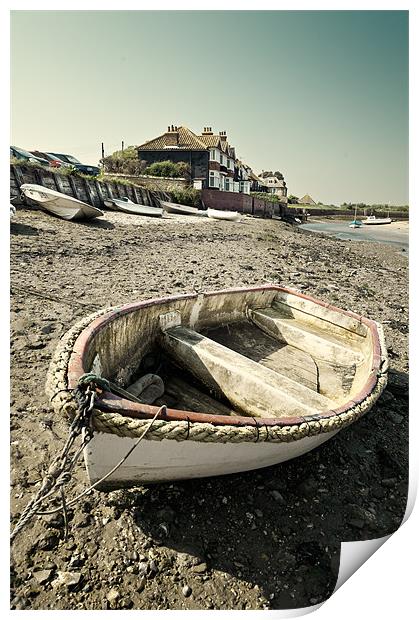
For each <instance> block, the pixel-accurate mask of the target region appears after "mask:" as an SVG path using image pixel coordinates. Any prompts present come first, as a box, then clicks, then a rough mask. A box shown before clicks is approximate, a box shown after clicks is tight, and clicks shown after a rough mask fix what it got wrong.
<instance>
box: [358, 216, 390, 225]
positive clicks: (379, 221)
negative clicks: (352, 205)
mask: <svg viewBox="0 0 419 620" xmlns="http://www.w3.org/2000/svg"><path fill="white" fill-rule="evenodd" d="M392 221H393V220H392V219H391V217H382V218H376V219H375V220H373V219H370V220H368V219H366V220H362V223H363V224H364V226H380V225H383V224H391V222H392Z"/></svg>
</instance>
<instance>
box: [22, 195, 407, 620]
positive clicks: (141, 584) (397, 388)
mask: <svg viewBox="0 0 419 620" xmlns="http://www.w3.org/2000/svg"><path fill="white" fill-rule="evenodd" d="M407 268H408V261H407V256H406V253H402V252H400V251H399V249H398V248H397V247H396V246H391V245H384V244H378V243H374V242H363V241H360V242H353V241H351V240H349V241H348V240H345V241H343V240H340V239H336V238H333V237H330V236H326V235H322V236H321V242H319V235H318V234H317V233H316V234H315V233H311V232H308V231H305V230H302V229H301V228H298V227H293V226H290V225H287V224H285V223H282V222H279V221H272V220H258V219H253V218H248V217H246V218H245V219H244V221H243V222H240V223H233V222H221V221H216V220H209V219H208V218H204V217H199V218H197V217H196V218H193V217H188V216H170V217H165V218H164V219H162V220H155V219H152V218H140V217H136V216H130V215H125V214H122V213H116V212H106V216H105V218H101V219H98V220H96V221H92V222H90V223H84V224H83V223H72V222H65V221H63V220H59V219H57V218H54V217H52V216H50V215H48V214H46V213H43V212H40V211H36V210H29V209H22V208H20V207H18V211H17V215H16V217H15V219H14V220H13V221H12V223H11V287H12V299H11V374H12V376H11V485H12V486H11V508H12V524H14V523H16V520H17V518H18V516H19V515H20V513H21V512H22V510H23V509H24V507H25V506H26V504H27V502H28V500H29V499H30V497H31V496H32V494H33V493H35V492H36V491H37V489H38V488H39V484H40V481H41V479H42V477H43V476H44V475H45V472H46V470H47V469H48V466H49V464H50V463H51V460H52V458H53V456H55V455H56V454H57V452H58V451H60V450H61V449H62V447H63V444H64V441H65V439H66V437H67V433H68V425H67V422H66V421H65V420H64V419H61V418H59V417H57V416H55V415H53V413H52V411H51V409H50V407H49V403H48V401H47V399H46V397H45V394H44V382H45V377H46V373H47V369H48V364H49V361H50V358H51V355H52V354H53V351H54V349H55V347H56V346H57V343H58V341H59V338H60V336H61V335H62V334H63V333H65V332H66V331H67V330H68V329H69V328H70V327H71V326H72V325H73V324H74V323H75V322H76V321H77V320H78V319H80V318H81V317H83V316H85V315H87V314H89V313H90V312H92V311H94V310H95V309H97V308H101V307H105V306H108V305H115V304H124V303H128V302H131V301H133V300H135V299H147V298H149V297H156V296H159V295H168V294H174V293H180V292H185V293H186V292H191V291H194V290H197V291H202V290H216V289H222V288H227V287H233V286H241V285H243V286H245V285H257V284H263V283H266V282H274V283H280V284H283V285H285V286H291V287H294V288H297V289H300V290H303V291H306V292H308V293H309V294H312V295H314V296H317V297H319V298H321V299H324V300H325V301H328V302H330V303H332V304H334V305H338V306H340V307H342V308H346V309H350V310H353V311H355V312H358V313H360V314H363V315H365V316H367V317H369V318H373V319H376V320H379V321H381V322H382V323H383V325H384V329H385V335H386V341H387V345H388V348H389V356H390V374H389V385H388V389H387V391H386V392H385V393H384V395H383V396H382V398H381V399H380V400H379V402H378V404H377V405H376V406H375V407H374V408H373V409H372V410H371V411H370V412H369V413H368V414H367V415H366V416H365V417H364V418H363V419H361V420H360V421H358V422H357V423H356V424H354V425H352V426H351V427H350V428H348V429H346V430H344V431H341V432H340V433H338V434H337V435H336V436H335V437H334V438H333V439H331V440H330V441H328V442H327V443H326V444H324V445H323V446H321V447H320V448H318V449H317V450H314V451H312V452H311V453H309V454H307V455H305V456H303V457H300V458H298V459H296V460H294V461H289V462H287V463H283V464H281V465H278V466H275V467H270V468H267V469H263V470H259V471H254V472H248V473H244V474H238V475H234V476H225V477H221V478H212V479H203V480H194V481H185V482H182V483H176V484H161V485H155V486H152V487H147V488H146V487H137V488H135V489H132V490H126V491H113V492H111V493H104V492H97V491H94V492H92V493H91V494H90V495H88V496H87V497H85V498H84V499H83V501H81V502H80V504H78V505H77V506H75V507H74V508H71V509H70V510H69V528H70V531H69V538H68V540H63V518H62V516H61V514H58V515H50V516H44V517H39V518H37V519H34V520H33V521H31V522H30V523H29V524H28V525H27V526H26V528H25V529H24V530H23V531H22V532H21V533H20V534H19V535H18V536H17V538H16V539H15V542H14V544H13V546H12V560H11V562H12V592H11V606H12V609H25V610H26V609H53V610H59V609H99V610H100V609H182V610H183V609H255V610H263V609H280V608H291V607H303V606H310V605H315V604H317V603H319V602H321V601H323V600H325V599H326V598H327V597H328V596H330V594H331V592H332V591H333V588H334V586H335V582H336V577H337V573H338V570H339V554H340V543H341V541H345V540H361V539H363V540H365V539H371V538H379V537H382V536H385V535H387V534H390V533H391V532H394V531H395V529H397V527H398V526H399V524H400V523H401V520H402V518H403V515H404V508H405V502H406V495H407V472H408V467H407V466H408V463H407V459H408V449H407V431H408V418H407V416H408V400H407V398H408V383H407V382H408V375H407V372H408V350H407V332H408V299H407ZM86 486H87V478H86V473H85V470H84V466H83V463H82V462H81V461H80V463H79V464H78V466H77V467H76V470H75V472H74V477H73V481H72V483H71V484H70V487H69V490H68V498H69V499H70V498H71V497H74V496H75V495H76V493H79V492H80V491H82V490H83V489H85V488H86ZM389 570H391V567H389Z"/></svg>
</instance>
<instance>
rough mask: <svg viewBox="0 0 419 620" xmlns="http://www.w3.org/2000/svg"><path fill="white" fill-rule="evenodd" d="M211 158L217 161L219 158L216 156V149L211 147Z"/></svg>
mask: <svg viewBox="0 0 419 620" xmlns="http://www.w3.org/2000/svg"><path fill="white" fill-rule="evenodd" d="M210 160H211V161H217V158H216V157H215V150H214V149H211V151H210Z"/></svg>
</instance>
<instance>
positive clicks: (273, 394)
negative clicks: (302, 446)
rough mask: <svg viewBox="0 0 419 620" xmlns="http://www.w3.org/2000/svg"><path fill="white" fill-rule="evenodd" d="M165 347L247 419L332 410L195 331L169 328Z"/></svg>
mask: <svg viewBox="0 0 419 620" xmlns="http://www.w3.org/2000/svg"><path fill="white" fill-rule="evenodd" d="M162 344H163V346H164V348H165V349H166V350H167V351H168V353H169V354H170V355H171V356H172V357H173V358H174V359H175V360H176V361H177V362H178V363H180V364H182V365H183V366H184V367H186V368H187V369H188V370H189V372H191V373H192V374H193V375H194V376H195V377H196V378H197V379H199V380H200V381H201V382H202V383H204V385H206V386H207V387H208V388H210V390H212V391H213V392H214V393H215V394H222V395H223V396H224V397H225V398H227V399H228V400H229V402H230V403H231V404H232V405H233V406H234V407H237V408H238V409H239V410H240V411H242V412H243V413H244V414H246V415H250V416H256V417H272V418H280V417H288V416H290V415H297V413H298V414H299V415H301V414H303V415H312V414H314V413H316V412H319V411H325V410H328V409H331V408H332V407H333V402H332V401H331V400H330V399H328V398H326V397H325V396H323V395H322V394H318V393H317V392H315V391H313V390H311V389H309V388H307V387H306V386H305V385H302V384H301V383H299V382H297V381H294V380H292V379H290V378H289V377H286V376H285V375H282V374H280V373H278V372H275V371H274V370H271V369H270V368H267V367H266V366H263V365H261V364H259V363H258V362H255V361H253V360H251V359H249V358H248V357H245V356H244V355H241V354H240V353H237V352H236V351H233V350H231V349H230V348H228V347H225V346H223V345H221V344H219V343H217V342H215V341H214V340H212V339H210V338H207V337H206V336H203V335H202V334H199V333H197V332H196V331H194V330H192V329H189V328H186V327H183V326H177V327H170V328H169V329H166V330H165V331H164V332H163V335H162Z"/></svg>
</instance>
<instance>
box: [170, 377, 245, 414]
mask: <svg viewBox="0 0 419 620" xmlns="http://www.w3.org/2000/svg"><path fill="white" fill-rule="evenodd" d="M166 394H167V395H169V396H170V397H171V398H172V399H173V400H174V401H175V403H176V405H175V407H176V409H182V410H184V411H199V412H200V413H213V414H215V415H232V416H237V415H240V414H239V413H238V412H237V411H234V410H233V409H229V408H228V407H226V405H224V404H223V403H220V402H219V401H218V400H215V398H212V397H211V396H209V395H208V394H205V393H204V392H203V391H202V390H199V389H198V388H197V387H195V386H194V385H192V384H191V383H188V382H186V381H184V380H183V379H181V378H180V377H179V376H176V375H171V377H170V378H169V379H167V380H166V382H165V395H166Z"/></svg>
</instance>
